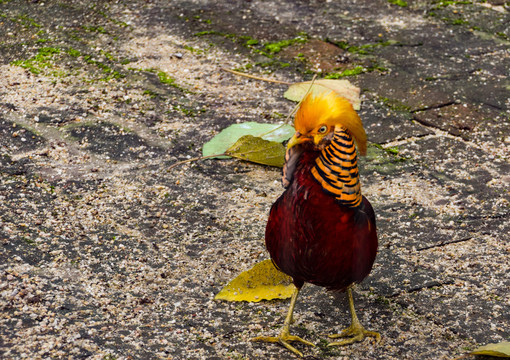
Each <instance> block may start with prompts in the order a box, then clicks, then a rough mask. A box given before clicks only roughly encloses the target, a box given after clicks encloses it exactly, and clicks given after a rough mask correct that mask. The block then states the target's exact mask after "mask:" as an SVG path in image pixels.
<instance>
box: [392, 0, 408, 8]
mask: <svg viewBox="0 0 510 360" xmlns="http://www.w3.org/2000/svg"><path fill="white" fill-rule="evenodd" d="M388 2H389V3H390V4H393V5H397V6H400V7H407V1H403V0H388Z"/></svg>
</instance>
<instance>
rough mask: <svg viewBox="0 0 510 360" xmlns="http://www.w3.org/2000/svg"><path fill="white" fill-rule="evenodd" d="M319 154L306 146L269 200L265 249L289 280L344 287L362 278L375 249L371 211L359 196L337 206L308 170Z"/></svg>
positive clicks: (374, 227) (368, 205)
mask: <svg viewBox="0 0 510 360" xmlns="http://www.w3.org/2000/svg"><path fill="white" fill-rule="evenodd" d="M318 155H319V152H317V151H313V150H310V149H308V150H305V151H304V152H303V153H302V154H301V155H300V158H299V160H298V163H297V165H296V168H295V171H294V174H293V180H292V182H291V183H290V186H289V187H288V188H287V189H286V191H285V192H284V193H283V194H282V196H281V197H280V198H279V199H278V200H277V201H276V202H275V203H274V204H273V206H272V208H271V212H270V215H269V221H268V223H267V227H266V247H267V249H268V251H269V253H270V255H271V258H272V259H273V261H274V263H275V264H276V265H277V266H278V268H279V269H280V270H282V271H283V272H284V273H286V274H288V275H290V276H291V277H292V278H293V279H294V283H295V285H296V286H297V287H301V286H302V285H303V283H304V282H310V283H312V284H315V285H319V286H324V287H326V288H328V289H331V290H343V289H345V288H346V287H347V286H349V285H350V284H352V283H355V282H360V281H361V280H363V279H364V278H365V277H366V276H367V275H368V274H369V273H370V270H371V269H372V265H373V263H374V260H375V256H376V252H377V233H376V224H375V215H374V211H373V209H372V206H371V205H370V203H369V202H368V200H367V199H366V198H365V197H363V200H362V204H361V205H360V206H358V207H354V208H352V207H345V206H341V205H339V204H338V203H337V202H336V201H335V198H334V197H332V196H330V195H328V194H327V193H326V192H325V191H324V190H323V188H322V187H321V185H320V184H319V183H318V182H317V181H316V180H315V179H314V177H313V176H312V173H311V169H312V167H313V166H314V165H315V159H316V158H317V156H318Z"/></svg>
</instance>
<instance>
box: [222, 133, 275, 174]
mask: <svg viewBox="0 0 510 360" xmlns="http://www.w3.org/2000/svg"><path fill="white" fill-rule="evenodd" d="M225 154H226V155H229V156H232V157H235V158H237V159H241V160H246V161H251V162H254V163H257V164H263V165H270V166H277V167H282V166H283V164H284V163H285V147H284V146H283V145H282V144H281V143H279V142H276V141H269V140H264V139H262V138H260V137H258V136H253V135H244V136H242V137H241V138H240V139H239V140H237V141H236V143H235V144H234V145H232V146H231V147H230V148H229V149H228V150H227V151H225Z"/></svg>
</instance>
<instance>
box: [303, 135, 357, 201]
mask: <svg viewBox="0 0 510 360" xmlns="http://www.w3.org/2000/svg"><path fill="white" fill-rule="evenodd" d="M315 163H316V165H315V166H314V167H313V169H312V174H313V176H314V177H315V179H316V180H317V181H318V182H319V183H320V184H321V186H322V188H323V189H324V190H325V191H326V192H328V193H330V194H331V195H333V196H334V197H335V199H336V200H337V202H338V203H339V204H340V205H343V206H348V207H357V206H359V205H360V204H361V201H362V196H361V185H360V182H359V172H358V160H357V156H356V147H355V145H354V140H353V138H352V136H351V135H350V134H349V132H348V131H347V130H346V129H345V128H343V127H340V126H336V127H335V132H334V135H333V139H332V140H331V143H330V144H329V145H327V146H326V147H325V148H324V149H323V150H322V151H321V154H320V155H319V156H318V157H317V159H316V160H315Z"/></svg>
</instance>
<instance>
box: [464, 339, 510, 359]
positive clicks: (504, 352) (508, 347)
mask: <svg viewBox="0 0 510 360" xmlns="http://www.w3.org/2000/svg"><path fill="white" fill-rule="evenodd" d="M470 354H471V355H487V356H496V357H503V358H510V342H509V341H503V342H500V343H497V344H487V345H484V346H480V347H479V348H478V349H476V350H473V351H471V353H470Z"/></svg>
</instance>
